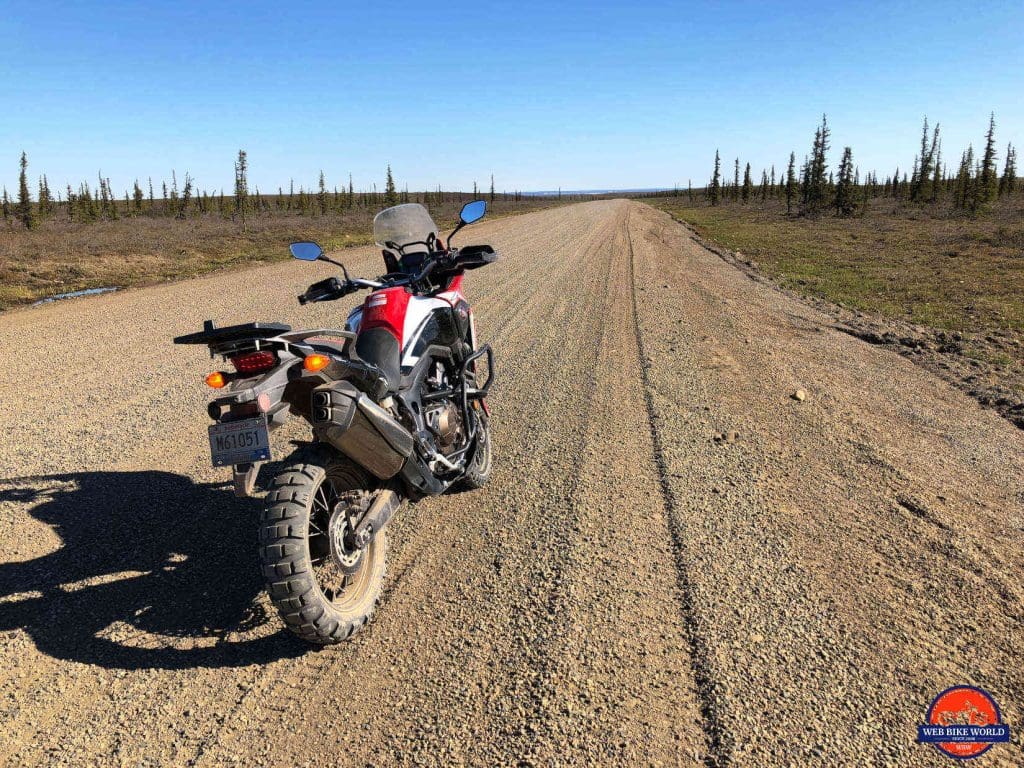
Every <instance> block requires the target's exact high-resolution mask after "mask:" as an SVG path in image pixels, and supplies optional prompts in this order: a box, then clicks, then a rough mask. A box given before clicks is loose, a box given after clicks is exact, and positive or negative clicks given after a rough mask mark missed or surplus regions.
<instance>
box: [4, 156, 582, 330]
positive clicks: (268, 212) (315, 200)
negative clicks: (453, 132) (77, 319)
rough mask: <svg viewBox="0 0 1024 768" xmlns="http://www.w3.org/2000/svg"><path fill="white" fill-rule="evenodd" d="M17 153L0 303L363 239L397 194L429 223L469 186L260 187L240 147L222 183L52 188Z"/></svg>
mask: <svg viewBox="0 0 1024 768" xmlns="http://www.w3.org/2000/svg"><path fill="white" fill-rule="evenodd" d="M19 163H20V165H19V177H18V189H17V190H16V192H14V193H13V194H12V193H10V192H9V191H8V190H7V189H6V187H4V188H3V189H2V191H0V203H2V215H3V220H2V222H0V310H2V309H8V308H10V307H13V306H16V305H19V304H26V303H31V302H33V301H38V300H39V299H42V298H45V297H48V296H53V295H55V294H61V293H67V292H71V291H78V290H83V289H88V288H98V287H107V286H116V287H125V286H135V285H146V284H151V283H156V282H161V281H164V280H173V279H178V278H183V277H192V276H196V275H200V274H203V273H206V272H210V271H212V270H216V269H221V268H225V267H232V266H237V265H243V264H252V263H258V262H264V261H272V260H277V259H283V258H287V257H288V250H287V244H288V243H289V242H292V241H294V240H301V239H315V240H317V241H319V242H320V243H321V244H322V245H324V247H325V248H327V249H337V248H343V247H346V246H352V245H367V244H369V243H370V242H371V240H372V238H371V230H372V222H373V217H374V215H375V214H376V213H377V212H378V211H379V210H380V209H381V208H384V207H386V206H389V205H395V204H397V203H407V202H417V203H423V204H424V205H426V206H427V207H428V208H429V209H430V212H431V214H432V215H433V217H434V220H435V221H436V222H437V223H438V226H440V227H442V229H444V228H449V227H451V226H454V223H455V221H456V220H457V218H458V211H459V209H460V207H461V206H462V205H463V204H464V203H465V202H467V201H468V200H469V199H471V197H472V196H471V195H469V194H467V193H465V192H459V191H451V190H444V189H442V188H441V187H440V185H439V186H438V187H437V188H435V189H432V190H426V191H422V192H410V191H409V188H408V186H405V187H404V188H403V189H401V190H399V189H398V185H397V184H396V181H395V178H394V174H393V173H392V169H391V166H390V165H389V166H388V167H387V170H386V172H385V175H384V185H383V191H378V189H377V185H376V184H374V185H372V186H371V187H370V188H369V189H356V186H355V184H354V183H353V180H352V177H351V175H349V177H348V178H347V179H344V180H342V181H340V182H339V183H336V184H335V183H332V182H329V180H328V178H327V177H326V175H325V174H324V172H323V171H321V172H320V174H319V177H318V178H317V181H316V183H315V184H313V185H310V186H309V187H307V186H305V185H304V184H301V183H300V184H298V185H296V183H295V182H294V181H293V180H290V181H289V183H288V186H287V188H284V187H283V186H279V187H278V188H277V189H276V190H271V191H267V190H263V189H260V188H259V187H254V186H253V185H251V184H250V182H249V157H248V155H247V154H246V152H245V151H244V150H241V151H239V153H238V156H237V158H236V160H235V166H234V188H233V189H230V190H228V191H227V192H225V190H223V189H209V188H207V187H202V186H200V184H199V183H198V182H197V181H196V179H194V178H193V177H192V175H191V174H190V173H188V172H186V173H185V174H184V176H179V174H178V173H177V172H176V171H171V174H170V179H169V181H168V180H156V181H154V179H152V178H148V177H147V178H145V179H136V180H135V181H134V183H133V184H132V185H131V188H130V189H126V190H124V192H123V195H121V194H119V193H116V192H115V191H114V188H113V187H112V186H111V182H110V179H109V178H108V177H106V176H105V175H104V174H103V173H102V172H99V173H98V174H97V177H96V179H95V180H94V181H93V180H83V181H81V182H79V184H78V185H77V186H73V185H71V184H68V185H67V186H66V187H65V188H64V189H63V190H60V189H58V190H56V191H55V190H52V189H51V188H50V182H49V180H48V178H47V175H46V174H42V175H39V176H38V180H37V181H36V180H33V176H32V174H31V172H30V164H29V159H28V157H27V156H26V155H25V154H24V153H22V154H21V157H20V160H19ZM473 186H474V189H477V184H476V182H474V184H473ZM474 194H476V193H474ZM480 196H482V195H480ZM486 196H487V198H488V200H489V205H490V209H491V216H494V215H498V216H500V215H505V214H511V213H520V212H525V211H530V210H536V209H538V208H541V207H545V206H548V205H552V204H553V203H556V202H563V203H564V202H569V201H571V200H572V199H574V198H572V197H571V196H566V195H562V196H560V197H559V198H557V199H556V198H555V197H554V196H551V197H544V196H537V195H529V194H524V193H522V192H519V191H515V192H496V191H495V185H494V177H493V175H492V176H491V179H490V193H489V194H488V195H486ZM575 199H579V198H575Z"/></svg>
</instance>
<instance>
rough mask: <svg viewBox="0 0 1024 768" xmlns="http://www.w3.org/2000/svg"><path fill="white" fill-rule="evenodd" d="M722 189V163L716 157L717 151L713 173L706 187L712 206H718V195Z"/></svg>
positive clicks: (716, 151) (716, 153)
mask: <svg viewBox="0 0 1024 768" xmlns="http://www.w3.org/2000/svg"><path fill="white" fill-rule="evenodd" d="M721 187H722V161H721V160H720V159H719V157H718V150H717V149H716V150H715V173H714V175H713V176H712V177H711V183H710V184H709V185H708V199H709V200H710V201H711V204H712V205H718V198H719V193H720V192H721Z"/></svg>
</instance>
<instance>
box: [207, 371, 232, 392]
mask: <svg viewBox="0 0 1024 768" xmlns="http://www.w3.org/2000/svg"><path fill="white" fill-rule="evenodd" d="M225 384H227V380H226V379H225V378H224V374H223V373H221V372H220V371H214V372H213V373H211V374H210V375H209V376H207V377H206V386H208V387H213V388H214V389H220V388H221V387H223V386H224V385H225Z"/></svg>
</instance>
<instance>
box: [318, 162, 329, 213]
mask: <svg viewBox="0 0 1024 768" xmlns="http://www.w3.org/2000/svg"><path fill="white" fill-rule="evenodd" d="M316 206H317V208H318V209H319V211H320V215H321V216H326V215H327V182H326V180H325V179H324V172H323V170H321V171H320V185H319V187H318V188H317V192H316Z"/></svg>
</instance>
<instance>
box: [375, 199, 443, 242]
mask: <svg viewBox="0 0 1024 768" xmlns="http://www.w3.org/2000/svg"><path fill="white" fill-rule="evenodd" d="M432 233H433V234H434V235H435V237H436V234H437V225H436V224H434V220H433V219H431V218H430V214H429V213H428V212H427V209H426V208H424V207H423V206H422V205H420V204H419V203H406V204H404V205H396V206H395V207H394V208H387V209H385V210H383V211H381V212H380V213H378V214H377V215H376V216H375V217H374V219H373V240H374V242H375V243H377V245H379V246H380V247H381V248H386V247H387V243H394V244H395V245H400V246H403V247H404V246H406V245H408V244H409V243H425V242H427V240H428V239H429V238H430V235H431V234H432Z"/></svg>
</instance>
